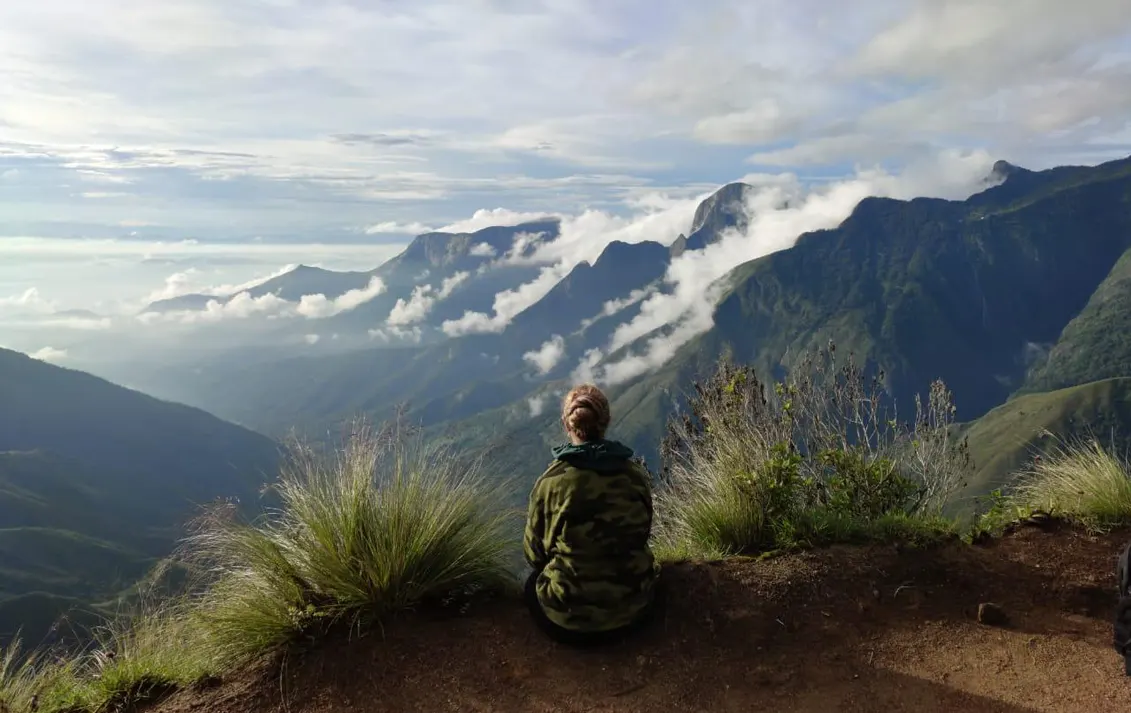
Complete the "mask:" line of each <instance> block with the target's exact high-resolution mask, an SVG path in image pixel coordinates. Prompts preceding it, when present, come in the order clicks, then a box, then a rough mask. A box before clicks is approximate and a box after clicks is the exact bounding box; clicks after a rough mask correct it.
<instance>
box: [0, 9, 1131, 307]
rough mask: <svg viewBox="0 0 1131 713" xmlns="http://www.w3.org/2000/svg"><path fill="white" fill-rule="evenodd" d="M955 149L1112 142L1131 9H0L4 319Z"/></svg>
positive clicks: (1051, 158)
mask: <svg viewBox="0 0 1131 713" xmlns="http://www.w3.org/2000/svg"><path fill="white" fill-rule="evenodd" d="M954 152H970V153H974V152H978V153H980V154H985V155H988V156H990V157H993V158H1004V159H1007V160H1009V161H1011V162H1013V163H1017V164H1020V165H1023V166H1026V167H1029V168H1043V167H1048V166H1052V165H1057V164H1064V163H1089V164H1091V163H1097V162H1100V161H1103V160H1106V159H1110V158H1116V157H1120V156H1126V155H1128V154H1131V0H1076V1H1075V2H1071V3H1065V2H1062V1H1061V0H922V1H916V0H857V1H856V2H852V3H844V2H839V1H834V0H759V2H756V3H755V2H749V1H747V0H698V1H697V2H695V3H691V2H685V1H684V0H647V1H645V0H615V1H613V0H601V1H600V2H598V0H412V1H411V2H410V1H408V0H163V2H149V1H147V0H36V2H8V3H0V322H2V321H3V319H4V312H5V310H7V311H8V312H12V311H13V310H22V311H24V312H27V311H29V310H31V309H33V308H34V309H35V310H39V311H64V310H73V309H92V310H94V311H96V312H99V313H109V312H128V311H130V310H135V309H138V308H139V307H140V306H142V305H143V304H144V303H145V300H146V299H147V298H150V297H153V296H155V295H160V294H171V293H172V292H178V293H179V292H187V291H191V290H205V289H215V288H216V287H217V286H223V285H235V284H240V283H242V282H245V281H248V280H252V279H254V278H256V277H259V276H263V275H267V274H271V273H274V272H277V271H278V270H279V269H281V268H283V267H284V266H285V265H288V264H295V263H299V262H303V263H307V264H319V265H324V266H327V267H332V268H360V269H369V268H372V267H375V266H376V265H378V264H380V263H381V262H383V261H384V260H386V259H388V258H389V257H390V256H392V255H393V254H395V253H396V252H397V251H398V250H399V249H400V248H401V247H403V245H404V244H405V243H406V242H407V241H408V240H409V239H411V236H412V235H413V234H415V233H419V232H423V231H425V230H428V229H433V228H442V227H453V226H454V227H465V228H466V227H471V226H475V227H484V226H485V225H489V224H491V222H492V221H493V220H494V221H495V222H505V221H506V220H507V216H515V215H521V214H538V213H542V212H554V213H564V214H566V215H572V216H579V217H580V216H583V215H585V211H587V210H588V211H591V212H592V211H597V212H602V213H604V214H608V215H610V216H624V215H632V214H634V213H640V212H641V211H648V210H655V209H656V207H657V206H665V205H673V204H678V203H679V202H680V201H686V200H687V199H688V198H690V197H692V196H698V195H701V194H702V193H703V192H705V191H708V190H710V189H712V188H714V187H717V186H718V185H720V184H722V183H725V182H727V181H730V180H735V179H737V178H739V177H742V176H745V175H748V174H788V175H790V176H794V177H797V180H800V181H801V182H803V183H821V182H829V181H835V180H838V179H842V178H845V177H849V176H853V175H856V174H857V173H858V172H859V171H860V170H862V169H864V170H869V169H872V168H883V169H884V170H886V171H889V172H891V173H892V174H893V175H897V174H898V172H899V171H900V170H901V169H902V168H903V167H905V166H909V165H914V164H916V163H922V162H923V161H925V160H928V159H929V158H930V157H933V156H938V155H941V154H944V153H945V154H948V155H951V154H953V153H954ZM437 288H438V286H437Z"/></svg>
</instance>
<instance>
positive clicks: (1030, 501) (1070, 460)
mask: <svg viewBox="0 0 1131 713" xmlns="http://www.w3.org/2000/svg"><path fill="white" fill-rule="evenodd" d="M1007 501H1008V504H1009V506H1010V507H1009V508H1008V510H1009V511H1010V512H1013V513H1032V512H1037V511H1043V512H1046V513H1048V514H1049V515H1052V516H1054V517H1060V518H1064V519H1066V520H1069V521H1072V522H1076V523H1079V524H1081V525H1084V526H1085V527H1088V528H1092V529H1096V530H1105V529H1110V528H1115V527H1122V526H1127V525H1131V467H1129V464H1128V462H1127V461H1126V460H1124V459H1121V458H1119V457H1118V456H1117V455H1115V454H1114V453H1112V452H1111V451H1110V450H1108V449H1106V448H1104V447H1103V446H1102V445H1101V444H1100V443H1099V442H1098V441H1096V440H1079V441H1074V442H1069V443H1066V444H1060V445H1058V446H1057V447H1056V448H1055V449H1053V450H1052V451H1050V452H1049V453H1047V454H1046V455H1043V456H1042V457H1041V458H1040V459H1038V460H1035V462H1034V463H1033V464H1032V465H1031V466H1030V467H1029V469H1028V470H1026V471H1024V472H1022V473H1021V474H1020V475H1019V476H1018V479H1017V482H1016V485H1015V486H1014V488H1013V492H1012V494H1011V495H1009V496H1008V497H1007Z"/></svg>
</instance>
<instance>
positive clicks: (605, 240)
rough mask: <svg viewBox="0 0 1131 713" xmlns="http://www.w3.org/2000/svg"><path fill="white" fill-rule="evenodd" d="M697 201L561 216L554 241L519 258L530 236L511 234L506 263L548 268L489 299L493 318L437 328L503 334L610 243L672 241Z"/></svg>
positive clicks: (655, 199) (649, 202)
mask: <svg viewBox="0 0 1131 713" xmlns="http://www.w3.org/2000/svg"><path fill="white" fill-rule="evenodd" d="M703 197H705V196H698V197H696V198H680V199H669V198H667V197H665V196H652V197H651V198H648V199H640V200H638V201H637V202H636V204H635V205H637V206H639V207H640V208H642V209H643V210H642V212H640V213H637V214H635V215H633V216H630V217H628V218H623V217H620V216H617V215H613V214H611V213H606V212H603V211H597V210H586V211H584V212H582V213H580V214H579V215H576V216H567V217H564V218H562V220H561V228H560V231H559V234H558V237H557V238H555V239H553V240H548V241H543V242H537V243H536V247H534V249H533V250H531V251H529V254H528V255H525V256H523V255H522V253H523V252H526V249H525V248H526V246H527V245H529V244H531V241H533V240H534V239H535V236H525V238H524V237H523V236H517V238H518V239H516V241H515V248H512V250H511V251H510V252H509V253H508V256H507V258H506V260H507V261H509V262H523V263H533V264H543V265H545V263H550V264H549V265H546V266H544V267H543V268H542V269H541V271H540V272H539V274H538V277H536V278H535V279H534V280H532V281H530V282H528V283H526V284H523V285H520V286H519V287H517V288H515V289H511V290H506V291H504V292H500V293H499V294H497V295H495V301H494V304H493V305H492V312H493V314H486V313H483V312H471V311H468V312H465V313H464V315H463V316H462V317H460V318H459V319H454V320H447V321H445V322H444V324H443V326H442V328H443V330H444V333H446V334H447V335H448V336H453V337H455V336H460V335H463V334H474V333H483V332H501V331H503V330H504V329H506V327H507V325H508V324H510V323H511V320H512V319H514V317H515V316H516V315H518V314H519V313H521V312H522V311H523V310H525V309H526V308H527V307H530V306H531V305H533V304H534V303H535V302H537V301H538V300H540V299H542V298H543V297H545V296H546V294H547V293H548V292H549V291H550V290H552V289H553V288H554V285H556V284H558V282H560V281H561V280H562V278H564V277H565V276H566V275H568V274H569V272H570V271H571V270H572V269H573V268H574V267H576V266H577V265H578V264H579V263H581V262H582V261H586V260H587V261H590V262H593V261H595V260H596V259H597V258H598V257H600V255H601V252H602V251H604V249H605V248H606V247H608V245H609V243H611V242H613V241H614V240H619V241H621V242H625V243H639V242H643V241H645V240H652V241H656V242H660V243H663V244H669V243H671V242H673V241H674V240H675V239H676V238H677V237H678V236H679V234H680V233H681V232H686V231H687V230H688V228H689V227H690V225H691V219H692V217H693V216H694V215H695V209H696V207H698V205H699V203H700V202H701V200H702V198H703Z"/></svg>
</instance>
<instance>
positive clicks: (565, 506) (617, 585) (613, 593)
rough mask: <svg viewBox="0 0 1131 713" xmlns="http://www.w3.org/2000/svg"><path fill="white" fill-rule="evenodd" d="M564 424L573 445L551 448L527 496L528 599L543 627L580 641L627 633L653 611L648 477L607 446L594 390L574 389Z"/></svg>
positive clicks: (617, 447) (601, 405)
mask: <svg viewBox="0 0 1131 713" xmlns="http://www.w3.org/2000/svg"><path fill="white" fill-rule="evenodd" d="M562 421H563V424H564V425H565V427H566V430H567V433H568V434H569V436H570V441H571V442H570V443H569V444H567V445H564V446H559V447H558V448H555V449H554V450H553V456H554V461H553V463H552V464H551V465H550V467H549V469H547V470H546V472H545V473H543V474H542V476H541V477H540V478H539V479H538V481H537V483H535V486H534V490H533V492H532V493H531V498H530V509H529V513H528V518H527V523H526V536H525V550H526V558H527V561H528V562H529V563H530V565H531V567H533V568H534V572H533V573H532V575H531V577H530V579H529V580H528V582H527V597H528V603H529V604H530V606H531V611H532V613H533V614H534V616H535V618H536V620H537V621H538V623H539V624H540V625H542V627H543V629H545V630H546V631H547V632H548V633H550V634H551V635H552V636H554V638H557V639H559V640H563V641H569V642H572V643H583V642H586V641H589V640H593V641H596V640H598V639H603V638H608V636H609V635H615V634H618V633H620V632H625V631H627V630H629V629H631V628H634V627H635V626H637V625H639V624H641V623H643V622H644V621H645V619H646V618H647V615H648V614H649V613H650V611H651V607H652V605H653V599H654V590H655V585H656V582H657V578H658V574H659V568H658V567H657V565H656V562H655V559H654V557H653V556H652V552H651V550H650V549H649V546H648V539H649V536H650V534H651V528H652V490H651V482H650V480H651V479H650V476H649V474H648V472H647V471H646V470H645V469H644V468H643V467H642V466H640V465H638V464H636V463H634V462H632V461H631V460H630V459H631V458H632V455H633V454H632V451H631V449H629V448H627V447H626V446H623V445H621V444H620V443H617V442H615V441H609V440H605V438H604V433H605V429H607V427H608V422H609V413H608V402H607V400H605V397H604V395H603V394H601V392H600V391H599V390H598V389H597V388H596V387H592V386H582V387H578V388H577V389H574V390H573V391H571V392H570V394H569V395H568V396H567V397H566V401H565V403H564V406H563V413H562Z"/></svg>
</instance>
